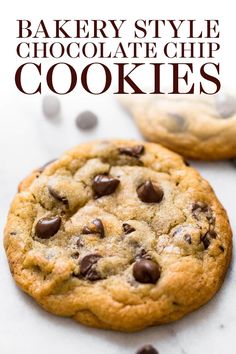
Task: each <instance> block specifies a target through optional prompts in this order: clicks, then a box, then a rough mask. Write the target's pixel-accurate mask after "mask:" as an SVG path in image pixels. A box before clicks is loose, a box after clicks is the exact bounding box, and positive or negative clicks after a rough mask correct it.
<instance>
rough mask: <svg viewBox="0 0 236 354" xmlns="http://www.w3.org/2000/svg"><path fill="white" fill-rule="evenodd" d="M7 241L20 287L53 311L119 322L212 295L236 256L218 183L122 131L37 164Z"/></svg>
mask: <svg viewBox="0 0 236 354" xmlns="http://www.w3.org/2000/svg"><path fill="white" fill-rule="evenodd" d="M4 243H5V249H6V253H7V257H8V260H9V264H10V269H11V272H12V274H13V277H14V278H15V280H16V282H17V284H18V285H19V286H20V287H21V288H22V289H23V290H24V291H25V292H26V293H28V294H29V295H31V296H32V297H33V298H34V299H35V300H36V301H37V302H38V303H39V304H40V305H41V306H42V307H43V308H45V309H46V310H47V311H50V312H52V313H54V314H57V315H60V316H68V317H72V318H73V319H75V320H76V321H79V322H82V323H84V324H86V325H89V326H94V327H101V328H111V329H115V330H122V331H135V330H139V329H142V328H144V327H147V326H152V325H156V324H161V323H167V322H170V321H174V320H177V319H179V318H181V317H182V316H184V315H185V314H187V313H188V312H191V311H193V310H195V309H197V308H198V307H199V306H201V305H203V304H204V303H206V302H207V301H209V300H210V299H211V298H212V296H213V295H214V294H215V292H216V291H217V290H218V289H219V288H220V286H221V284H222V281H223V278H224V275H225V272H226V270H227V267H228V265H229V262H230V258H231V229H230V225H229V222H228V218H227V215H226V212H225V210H224V209H223V207H222V206H221V204H220V203H219V201H218V200H217V198H216V196H215V194H214V192H213V190H212V188H211V187H210V186H209V184H208V183H207V182H206V181H205V180H204V179H202V178H201V176H200V175H199V174H198V172H197V171H196V170H194V169H193V168H191V167H189V166H187V165H186V164H185V162H184V160H183V158H182V157H180V156H178V155H177V154H175V153H173V152H170V151H169V150H167V149H165V148H163V147H161V146H159V145H156V144H152V143H143V142H136V141H125V140H124V141H123V140H120V141H119V140H117V141H97V142H91V143H88V144H84V145H81V146H78V147H76V148H74V149H72V150H71V151H69V152H66V153H65V154H64V155H63V156H62V157H61V158H59V159H58V160H56V161H54V162H51V163H49V164H47V165H46V166H44V167H43V168H40V169H38V170H37V171H34V173H33V174H32V175H31V176H30V177H28V178H27V179H26V180H25V181H24V182H23V183H21V185H20V188H19V192H18V194H17V195H16V197H15V199H14V200H13V203H12V205H11V208H10V212H9V215H8V220H7V225H6V228H5V242H4Z"/></svg>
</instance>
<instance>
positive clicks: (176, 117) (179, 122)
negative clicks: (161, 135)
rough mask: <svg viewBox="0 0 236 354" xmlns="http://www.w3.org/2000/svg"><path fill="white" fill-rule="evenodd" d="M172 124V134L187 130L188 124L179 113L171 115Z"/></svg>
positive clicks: (170, 128)
mask: <svg viewBox="0 0 236 354" xmlns="http://www.w3.org/2000/svg"><path fill="white" fill-rule="evenodd" d="M169 117H170V118H171V124H168V130H169V131H170V132H182V131H184V130H186V128H187V122H186V120H185V118H184V117H183V116H181V115H180V114H177V113H169Z"/></svg>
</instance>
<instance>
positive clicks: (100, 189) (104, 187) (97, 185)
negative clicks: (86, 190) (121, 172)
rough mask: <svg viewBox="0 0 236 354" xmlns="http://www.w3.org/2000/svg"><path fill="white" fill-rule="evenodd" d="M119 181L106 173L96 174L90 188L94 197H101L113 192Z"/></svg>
mask: <svg viewBox="0 0 236 354" xmlns="http://www.w3.org/2000/svg"><path fill="white" fill-rule="evenodd" d="M119 183H120V181H119V180H118V179H117V178H114V177H111V176H107V175H97V176H95V177H94V180H93V183H92V188H93V191H94V193H95V197H96V198H100V197H103V196H104V195H109V194H112V193H113V192H115V190H116V188H117V187H118V185H119Z"/></svg>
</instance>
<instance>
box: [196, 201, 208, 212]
mask: <svg viewBox="0 0 236 354" xmlns="http://www.w3.org/2000/svg"><path fill="white" fill-rule="evenodd" d="M196 210H197V211H202V212H206V211H207V210H208V205H207V204H206V203H205V202H196V203H194V204H193V206H192V211H193V212H194V211H196Z"/></svg>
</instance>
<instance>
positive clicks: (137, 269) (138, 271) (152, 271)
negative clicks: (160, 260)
mask: <svg viewBox="0 0 236 354" xmlns="http://www.w3.org/2000/svg"><path fill="white" fill-rule="evenodd" d="M160 275H161V270H160V266H159V264H157V263H155V262H153V261H150V260H147V259H142V260H139V261H137V262H135V264H134V266H133V276H134V278H135V280H137V281H138V282H139V283H151V284H155V283H156V282H157V280H158V279H159V278H160Z"/></svg>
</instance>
